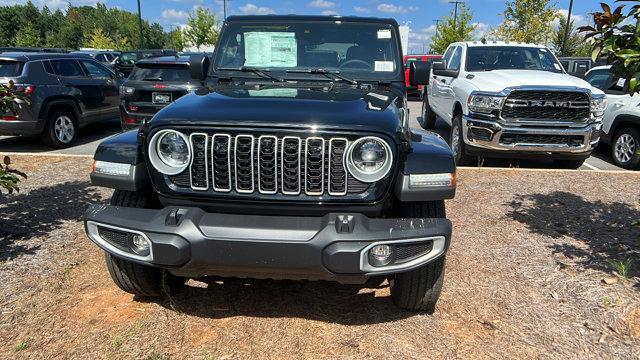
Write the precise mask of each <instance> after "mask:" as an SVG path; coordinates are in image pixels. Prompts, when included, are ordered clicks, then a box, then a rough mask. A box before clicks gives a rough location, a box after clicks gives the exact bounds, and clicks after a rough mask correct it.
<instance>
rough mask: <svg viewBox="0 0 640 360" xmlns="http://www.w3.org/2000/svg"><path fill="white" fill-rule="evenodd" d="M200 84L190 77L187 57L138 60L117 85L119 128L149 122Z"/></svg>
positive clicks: (127, 127)
mask: <svg viewBox="0 0 640 360" xmlns="http://www.w3.org/2000/svg"><path fill="white" fill-rule="evenodd" d="M200 86H203V83H202V82H201V81H198V80H194V79H192V78H191V75H190V74H189V56H180V57H178V56H163V57H156V58H148V59H142V60H140V61H138V62H137V63H136V65H135V67H134V68H133V71H132V72H131V74H130V75H129V78H128V79H127V80H125V81H124V82H123V83H122V85H121V86H120V118H121V120H122V128H123V129H124V130H129V129H132V128H135V127H138V126H140V124H142V123H143V122H144V121H145V120H150V119H151V118H152V117H153V115H155V113H157V112H158V111H159V110H160V109H162V108H164V107H165V106H167V105H169V104H170V103H172V102H173V101H175V100H177V99H178V98H180V97H181V96H183V95H185V94H187V93H188V92H189V91H192V90H193V89H195V88H198V87H200Z"/></svg>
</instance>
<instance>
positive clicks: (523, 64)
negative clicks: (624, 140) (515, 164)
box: [419, 42, 607, 168]
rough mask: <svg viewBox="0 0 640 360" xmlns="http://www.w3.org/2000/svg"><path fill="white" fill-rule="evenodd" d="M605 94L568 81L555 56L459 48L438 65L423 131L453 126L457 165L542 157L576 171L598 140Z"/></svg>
mask: <svg viewBox="0 0 640 360" xmlns="http://www.w3.org/2000/svg"><path fill="white" fill-rule="evenodd" d="M606 106H607V100H606V97H605V94H604V92H602V91H600V90H599V89H596V88H593V87H592V86H591V85H590V84H589V83H588V82H586V81H584V80H581V79H579V78H576V77H573V76H570V75H568V74H567V73H566V72H565V71H564V69H563V68H562V65H560V62H559V61H558V59H557V58H556V56H555V55H553V53H552V52H551V51H550V50H549V49H547V48H545V47H543V46H537V45H531V44H522V43H505V42H490V43H486V42H461V43H454V44H451V45H450V46H449V48H448V49H447V51H446V52H445V55H444V58H443V61H441V62H434V63H433V66H432V69H431V77H430V79H429V84H428V86H427V96H425V97H424V100H423V106H422V118H421V119H419V120H420V121H419V122H420V125H421V126H422V127H423V128H425V129H431V128H433V126H434V125H435V121H436V115H437V116H440V117H441V118H443V119H444V120H445V121H446V122H447V123H449V124H450V125H451V136H450V144H451V148H452V149H453V152H454V154H455V157H456V161H457V163H458V164H461V165H464V164H470V163H471V162H472V161H473V160H474V159H475V160H477V158H478V157H479V156H482V157H516V158H531V157H542V158H550V159H554V161H556V162H558V163H560V164H559V165H560V166H563V167H568V168H578V167H580V166H581V165H582V163H583V162H584V160H585V159H587V158H588V157H589V156H590V155H591V151H592V150H593V148H594V147H595V145H596V144H597V143H598V140H599V138H600V129H601V126H602V123H601V120H602V115H603V113H604V110H605V108H606Z"/></svg>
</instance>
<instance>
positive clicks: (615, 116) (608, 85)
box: [585, 66, 640, 169]
mask: <svg viewBox="0 0 640 360" xmlns="http://www.w3.org/2000/svg"><path fill="white" fill-rule="evenodd" d="M585 80H587V81H588V82H589V83H590V84H591V85H593V87H596V88H598V89H600V90H602V91H604V92H605V93H606V94H607V98H608V99H609V105H608V106H607V110H605V112H604V118H603V119H602V140H600V141H601V142H602V143H604V144H605V145H608V146H611V157H612V158H613V161H614V162H615V164H616V165H618V166H620V167H622V168H625V169H638V168H639V167H640V95H638V94H634V95H633V96H631V95H629V94H628V93H627V92H626V91H625V85H626V80H625V79H620V78H619V77H617V76H615V75H614V74H613V73H612V72H611V66H598V67H595V68H593V69H591V71H589V72H588V73H587V75H586V76H585Z"/></svg>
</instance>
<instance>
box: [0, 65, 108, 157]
mask: <svg viewBox="0 0 640 360" xmlns="http://www.w3.org/2000/svg"><path fill="white" fill-rule="evenodd" d="M11 80H12V81H13V82H14V83H15V84H16V86H17V87H18V89H21V90H22V91H23V92H24V93H25V94H26V95H28V97H29V99H30V103H29V104H27V103H21V104H20V108H19V110H18V114H5V115H4V116H3V117H2V118H0V135H38V134H41V135H42V139H43V141H44V142H45V143H47V144H49V145H51V146H54V147H57V148H64V147H68V146H70V145H71V144H73V142H74V141H75V140H76V139H77V137H78V129H79V128H81V127H84V126H85V125H87V124H90V123H93V122H97V121H103V120H109V119H116V118H117V117H118V102H119V97H118V78H117V77H116V74H115V73H114V72H113V71H111V70H109V69H107V68H106V67H105V66H103V65H102V64H100V63H99V62H97V61H95V60H93V59H89V58H87V57H78V56H74V55H66V54H44V53H3V54H0V84H5V85H6V84H8V83H9V81H11Z"/></svg>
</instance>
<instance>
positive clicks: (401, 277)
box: [390, 200, 446, 313]
mask: <svg viewBox="0 0 640 360" xmlns="http://www.w3.org/2000/svg"><path fill="white" fill-rule="evenodd" d="M401 213H402V214H405V215H406V216H408V217H409V216H410V217H423V218H444V217H445V215H446V213H445V207H444V200H440V201H429V202H421V203H410V204H408V205H405V206H403V208H402V211H401ZM444 268H445V257H444V256H442V257H440V258H438V259H436V260H433V261H432V262H430V263H428V264H426V265H424V266H422V267H419V268H417V269H415V270H411V271H408V272H404V273H399V274H396V275H395V276H394V277H393V279H390V283H391V298H392V300H393V303H394V304H395V305H396V306H398V307H400V308H403V309H407V310H419V311H427V312H429V313H433V311H434V310H435V307H436V303H437V302H438V298H440V293H441V291H442V283H443V281H444Z"/></svg>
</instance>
